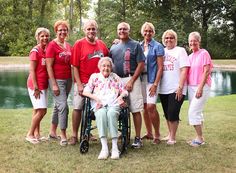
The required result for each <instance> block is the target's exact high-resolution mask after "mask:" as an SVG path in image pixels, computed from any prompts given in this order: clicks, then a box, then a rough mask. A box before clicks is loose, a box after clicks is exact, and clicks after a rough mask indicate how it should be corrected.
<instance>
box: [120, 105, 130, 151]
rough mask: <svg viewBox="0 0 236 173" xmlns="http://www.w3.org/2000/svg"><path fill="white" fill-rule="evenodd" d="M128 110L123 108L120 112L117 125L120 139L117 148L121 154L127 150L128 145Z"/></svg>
mask: <svg viewBox="0 0 236 173" xmlns="http://www.w3.org/2000/svg"><path fill="white" fill-rule="evenodd" d="M130 124H131V122H130V112H129V109H128V108H124V109H122V110H121V112H120V118H119V126H120V128H121V129H120V131H121V139H120V140H121V141H120V143H119V150H120V152H121V154H124V153H126V152H127V148H128V145H129V144H130V133H131V126H130Z"/></svg>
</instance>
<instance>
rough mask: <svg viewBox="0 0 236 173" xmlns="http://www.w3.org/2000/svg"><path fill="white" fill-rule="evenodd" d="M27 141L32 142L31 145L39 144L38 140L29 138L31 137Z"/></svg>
mask: <svg viewBox="0 0 236 173" xmlns="http://www.w3.org/2000/svg"><path fill="white" fill-rule="evenodd" d="M25 140H26V141H28V142H30V143H31V144H37V143H39V141H38V140H37V139H36V138H29V137H26V138H25Z"/></svg>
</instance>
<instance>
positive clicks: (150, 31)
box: [144, 30, 153, 33]
mask: <svg viewBox="0 0 236 173" xmlns="http://www.w3.org/2000/svg"><path fill="white" fill-rule="evenodd" d="M144 32H149V33H153V31H152V30H144Z"/></svg>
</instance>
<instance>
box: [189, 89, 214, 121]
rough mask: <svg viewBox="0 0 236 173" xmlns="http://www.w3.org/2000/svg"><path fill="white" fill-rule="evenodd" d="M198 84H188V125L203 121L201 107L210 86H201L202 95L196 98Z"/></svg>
mask: <svg viewBox="0 0 236 173" xmlns="http://www.w3.org/2000/svg"><path fill="white" fill-rule="evenodd" d="M197 89H198V86H188V99H189V109H188V118H189V124H190V125H201V124H202V122H203V121H204V118H203V108H204V105H205V103H206V101H207V99H208V97H209V94H210V87H209V86H208V85H205V86H204V87H203V93H202V97H200V98H196V97H195V95H196V92H197Z"/></svg>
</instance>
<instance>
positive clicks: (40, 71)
mask: <svg viewBox="0 0 236 173" xmlns="http://www.w3.org/2000/svg"><path fill="white" fill-rule="evenodd" d="M29 59H30V61H36V62H37V66H36V69H35V74H36V81H37V85H38V88H39V89H40V90H45V89H47V88H48V74H47V69H46V61H45V52H44V51H43V50H42V49H41V48H40V47H39V46H35V47H34V48H33V49H32V50H31V51H30V55H29ZM27 87H28V88H30V89H32V90H33V89H34V85H33V80H32V76H31V75H29V77H28V80H27Z"/></svg>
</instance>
